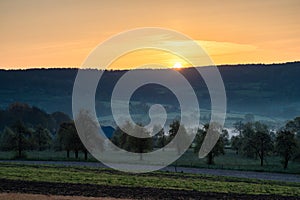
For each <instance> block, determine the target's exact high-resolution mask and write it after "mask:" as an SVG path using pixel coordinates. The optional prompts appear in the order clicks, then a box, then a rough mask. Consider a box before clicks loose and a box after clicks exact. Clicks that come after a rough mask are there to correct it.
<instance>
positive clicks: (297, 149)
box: [0, 111, 300, 169]
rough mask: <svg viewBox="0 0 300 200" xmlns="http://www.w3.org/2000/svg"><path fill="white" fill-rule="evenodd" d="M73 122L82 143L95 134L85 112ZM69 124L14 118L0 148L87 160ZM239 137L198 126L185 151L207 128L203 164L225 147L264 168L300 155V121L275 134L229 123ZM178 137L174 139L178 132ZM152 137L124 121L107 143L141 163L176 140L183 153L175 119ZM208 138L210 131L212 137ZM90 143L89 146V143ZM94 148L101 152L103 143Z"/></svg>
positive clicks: (253, 125) (183, 138)
mask: <svg viewBox="0 0 300 200" xmlns="http://www.w3.org/2000/svg"><path fill="white" fill-rule="evenodd" d="M75 122H77V123H81V125H82V127H85V128H84V130H81V131H82V132H83V133H84V137H86V138H85V140H87V141H91V140H93V138H92V137H90V136H91V133H92V132H94V133H95V132H96V133H99V127H98V126H97V124H98V123H97V122H96V121H93V120H92V119H91V117H90V116H89V113H87V112H84V111H82V112H80V113H79V115H78V116H77V118H76V119H75ZM75 122H74V121H72V120H69V121H65V122H62V123H61V124H60V125H59V128H58V129H57V130H56V132H51V131H49V130H48V129H47V128H46V127H44V126H42V125H36V126H31V127H28V126H26V125H25V124H24V122H23V121H22V120H17V121H16V122H15V123H13V124H12V125H10V126H6V127H5V128H4V129H3V131H2V132H1V134H0V150H2V151H15V152H16V158H24V157H25V154H24V152H25V151H28V150H38V151H43V150H47V149H54V150H57V151H66V157H67V158H69V157H70V152H74V157H75V158H78V156H79V152H83V153H84V158H85V160H87V159H88V151H87V149H86V148H85V146H84V145H83V144H82V141H81V139H80V137H79V135H78V132H77V130H76V127H75ZM234 127H235V130H236V131H237V132H238V135H236V136H232V137H231V139H229V134H228V131H227V130H225V129H222V128H221V126H220V125H218V124H217V123H210V124H205V125H204V126H203V127H201V128H198V130H197V134H196V137H195V139H194V140H193V143H192V145H191V146H190V148H193V149H194V152H195V153H198V152H199V150H200V148H201V145H202V143H203V141H204V138H205V137H206V135H207V134H208V130H209V128H210V129H211V130H212V131H213V132H215V133H218V134H220V137H219V139H218V141H217V143H216V145H215V146H214V147H213V149H212V150H211V151H210V152H209V153H208V155H207V156H206V161H207V164H209V165H211V164H214V159H215V157H217V156H219V155H222V154H225V147H230V148H232V149H233V150H235V152H236V154H240V155H242V156H244V157H249V158H253V159H259V160H260V165H261V166H264V164H265V161H266V158H267V157H268V156H271V155H276V156H280V157H281V158H282V165H283V168H284V169H286V168H287V167H288V163H289V161H291V160H292V159H294V158H297V157H300V117H297V118H295V119H294V120H290V121H288V122H287V123H286V124H285V126H283V127H282V128H280V129H279V130H277V131H276V132H274V131H270V129H269V128H268V126H267V125H266V124H264V123H262V122H254V121H251V119H250V120H248V121H246V122H242V121H239V122H237V123H235V124H234ZM124 130H127V131H130V132H135V133H136V134H138V135H140V136H143V138H138V137H134V136H131V135H128V134H126V132H125V131H124ZM178 131H180V132H181V134H179V135H178V136H177V132H178ZM153 132H154V133H157V134H156V135H154V136H152V137H151V134H150V132H149V130H146V129H145V128H143V126H142V124H138V125H134V124H131V123H129V122H128V123H126V124H125V125H124V127H117V128H116V130H115V131H114V133H113V136H112V138H110V140H111V141H112V143H113V144H114V145H116V146H118V147H120V148H122V149H125V150H127V151H131V152H135V153H139V154H140V159H141V160H142V159H143V153H146V152H150V151H153V150H154V149H157V148H162V150H163V151H164V150H165V149H164V148H165V146H166V145H167V144H169V143H170V142H171V141H172V140H173V139H174V138H175V137H176V136H177V137H179V138H178V140H177V141H178V142H177V143H175V144H174V146H173V148H175V149H176V151H177V153H178V155H179V154H181V153H182V152H183V151H184V144H186V142H187V141H186V140H188V139H189V137H191V135H190V134H189V133H188V132H189V131H188V130H187V129H186V127H185V126H184V125H181V124H180V121H178V120H174V121H173V122H172V123H171V124H170V125H169V130H168V131H165V129H164V128H163V127H159V126H155V127H154V129H153ZM211 134H212V133H211ZM91 143H92V142H91ZM93 148H100V149H101V150H102V151H103V150H104V140H103V141H101V142H100V143H98V144H97V145H95V147H93Z"/></svg>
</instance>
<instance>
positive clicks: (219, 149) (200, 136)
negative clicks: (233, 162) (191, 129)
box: [194, 123, 228, 165]
mask: <svg viewBox="0 0 300 200" xmlns="http://www.w3.org/2000/svg"><path fill="white" fill-rule="evenodd" d="M209 127H211V130H212V131H214V132H216V133H217V134H220V137H219V139H218V141H217V143H216V144H215V146H214V147H213V149H212V150H211V151H210V152H209V153H208V154H207V156H206V162H207V164H208V165H212V164H214V158H215V157H216V156H219V155H220V154H225V151H224V141H225V138H227V137H228V132H226V131H223V130H221V126H220V125H219V124H217V123H211V124H205V125H204V126H203V128H202V129H198V132H197V135H196V138H195V143H196V146H195V148H194V152H195V153H198V152H199V150H200V148H201V146H202V143H203V141H204V138H205V137H206V135H207V131H208V129H209Z"/></svg>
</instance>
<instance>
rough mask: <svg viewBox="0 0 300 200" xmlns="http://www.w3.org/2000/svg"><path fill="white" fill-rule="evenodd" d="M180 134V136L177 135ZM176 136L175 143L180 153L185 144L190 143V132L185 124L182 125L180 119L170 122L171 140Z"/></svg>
mask: <svg viewBox="0 0 300 200" xmlns="http://www.w3.org/2000/svg"><path fill="white" fill-rule="evenodd" d="M177 134H178V136H177ZM175 137H177V140H176V142H175V143H174V146H175V148H176V149H177V154H178V155H180V154H181V153H182V150H183V148H184V146H185V145H186V144H187V143H188V139H189V138H188V137H189V135H188V133H187V131H186V129H185V127H184V125H180V122H179V120H174V121H173V122H172V123H171V124H170V130H169V141H168V142H170V141H172V140H173V139H174V138H175Z"/></svg>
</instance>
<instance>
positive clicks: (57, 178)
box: [0, 164, 300, 199]
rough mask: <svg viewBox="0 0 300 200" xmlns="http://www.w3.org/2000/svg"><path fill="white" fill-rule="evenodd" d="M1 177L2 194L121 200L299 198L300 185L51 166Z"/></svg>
mask: <svg viewBox="0 0 300 200" xmlns="http://www.w3.org/2000/svg"><path fill="white" fill-rule="evenodd" d="M0 179H1V181H0V191H1V192H19V193H35V194H36V193H37V194H51V195H62V194H63V195H75V196H104V197H105V196H110V197H123V198H133V197H135V198H136V197H137V198H142V197H143V195H144V197H147V198H150V197H151V198H152V197H153V198H166V197H169V195H170V196H171V197H174V198H175V197H183V196H188V197H192V198H196V197H197V196H198V197H201V196H210V197H213V195H216V196H215V197H217V196H219V195H221V196H224V195H225V196H226V195H229V196H236V197H240V198H243V197H245V198H248V197H249V198H250V197H251V198H252V197H254V196H255V195H271V196H263V197H266V198H270V199H272V198H274V197H277V198H280V197H285V196H289V197H293V196H294V197H297V196H299V195H300V189H299V188H300V183H286V182H277V181H261V180H254V179H242V178H231V177H220V176H208V175H192V174H185V173H176V174H175V173H170V172H155V173H147V174H128V173H122V172H118V171H114V170H110V169H95V168H87V167H58V166H50V165H48V166H46V165H21V164H0ZM157 195H159V196H157ZM211 195H212V196H211Z"/></svg>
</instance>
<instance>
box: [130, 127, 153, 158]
mask: <svg viewBox="0 0 300 200" xmlns="http://www.w3.org/2000/svg"><path fill="white" fill-rule="evenodd" d="M133 132H134V133H135V135H137V136H147V135H148V137H146V138H141V137H134V136H128V145H129V150H131V151H133V152H136V153H139V154H140V160H143V153H146V152H149V151H150V150H152V149H153V140H152V138H151V136H150V133H149V132H148V131H147V130H146V129H145V128H144V127H142V126H141V124H138V125H137V126H134V128H133Z"/></svg>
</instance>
